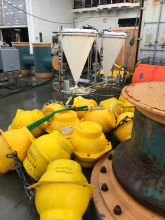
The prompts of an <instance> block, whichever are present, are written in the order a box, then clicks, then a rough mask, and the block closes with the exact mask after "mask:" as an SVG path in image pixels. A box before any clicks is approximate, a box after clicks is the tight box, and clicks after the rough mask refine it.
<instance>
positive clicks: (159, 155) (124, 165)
mask: <svg viewBox="0 0 165 220" xmlns="http://www.w3.org/2000/svg"><path fill="white" fill-rule="evenodd" d="M164 88H165V83H162V82H149V83H139V84H132V85H129V86H127V87H125V88H124V89H123V91H122V95H123V96H124V98H126V99H127V100H128V101H129V102H130V103H132V104H134V105H135V106H136V110H135V116H134V122H133V131H132V137H131V139H130V140H127V141H125V142H123V143H121V144H120V145H119V146H118V147H117V148H116V149H115V151H114V154H113V160H112V167H113V172H114V175H115V177H116V179H117V181H118V182H119V184H120V185H121V186H122V188H123V189H124V190H125V191H126V192H127V193H128V194H129V195H130V196H131V197H132V198H133V199H134V200H135V201H137V202H138V203H140V204H141V205H142V206H144V207H145V208H147V209H149V210H151V211H152V212H154V213H156V214H158V215H160V216H163V217H165V89H164Z"/></svg>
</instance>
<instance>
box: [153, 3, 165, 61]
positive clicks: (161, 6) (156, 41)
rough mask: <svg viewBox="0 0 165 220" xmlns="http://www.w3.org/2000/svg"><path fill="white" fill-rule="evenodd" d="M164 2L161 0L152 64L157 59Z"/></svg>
mask: <svg viewBox="0 0 165 220" xmlns="http://www.w3.org/2000/svg"><path fill="white" fill-rule="evenodd" d="M163 2H164V1H163V0H160V12H159V19H158V28H157V32H156V38H155V47H154V55H153V61H152V64H154V60H155V52H156V46H157V43H158V34H159V24H160V19H161V14H162V8H163Z"/></svg>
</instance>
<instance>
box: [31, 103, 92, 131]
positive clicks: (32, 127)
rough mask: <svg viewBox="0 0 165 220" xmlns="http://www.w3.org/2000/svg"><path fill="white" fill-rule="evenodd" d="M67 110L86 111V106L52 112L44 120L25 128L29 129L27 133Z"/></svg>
mask: <svg viewBox="0 0 165 220" xmlns="http://www.w3.org/2000/svg"><path fill="white" fill-rule="evenodd" d="M68 110H73V111H75V110H76V111H88V108H87V106H81V107H72V108H65V109H61V110H58V111H55V112H52V113H51V114H50V115H47V116H45V117H44V118H41V119H40V120H38V121H36V122H34V123H33V124H31V125H28V126H27V128H28V129H29V131H32V130H33V129H34V128H36V127H38V126H39V125H40V124H42V123H43V122H45V121H47V120H49V119H50V118H51V117H53V116H54V115H55V114H56V113H59V112H63V111H68Z"/></svg>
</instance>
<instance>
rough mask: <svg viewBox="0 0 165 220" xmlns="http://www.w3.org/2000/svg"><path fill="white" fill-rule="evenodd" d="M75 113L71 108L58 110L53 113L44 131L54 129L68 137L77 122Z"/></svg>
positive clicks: (49, 131) (50, 131)
mask: <svg viewBox="0 0 165 220" xmlns="http://www.w3.org/2000/svg"><path fill="white" fill-rule="evenodd" d="M79 122H80V121H79V119H78V118H77V113H76V112H75V111H72V110H68V111H64V112H59V113H56V114H55V115H54V118H53V120H52V122H51V124H50V125H48V127H47V129H46V131H47V132H48V133H52V132H53V131H54V130H58V131H59V132H60V133H61V134H63V135H64V137H65V138H70V137H71V136H72V134H73V132H74V131H75V129H76V127H77V125H78V124H79Z"/></svg>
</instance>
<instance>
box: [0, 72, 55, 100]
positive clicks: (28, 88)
mask: <svg viewBox="0 0 165 220" xmlns="http://www.w3.org/2000/svg"><path fill="white" fill-rule="evenodd" d="M54 78H55V75H54V76H53V77H52V78H51V79H49V80H47V81H45V82H43V83H40V84H38V85H35V86H28V87H24V88H22V89H20V90H19V91H16V92H12V93H6V94H2V95H0V99H1V98H5V97H7V96H11V95H14V94H17V93H20V92H24V91H27V90H30V89H34V88H36V87H39V86H43V85H45V84H47V83H49V82H51V81H52V80H53V79H54Z"/></svg>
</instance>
